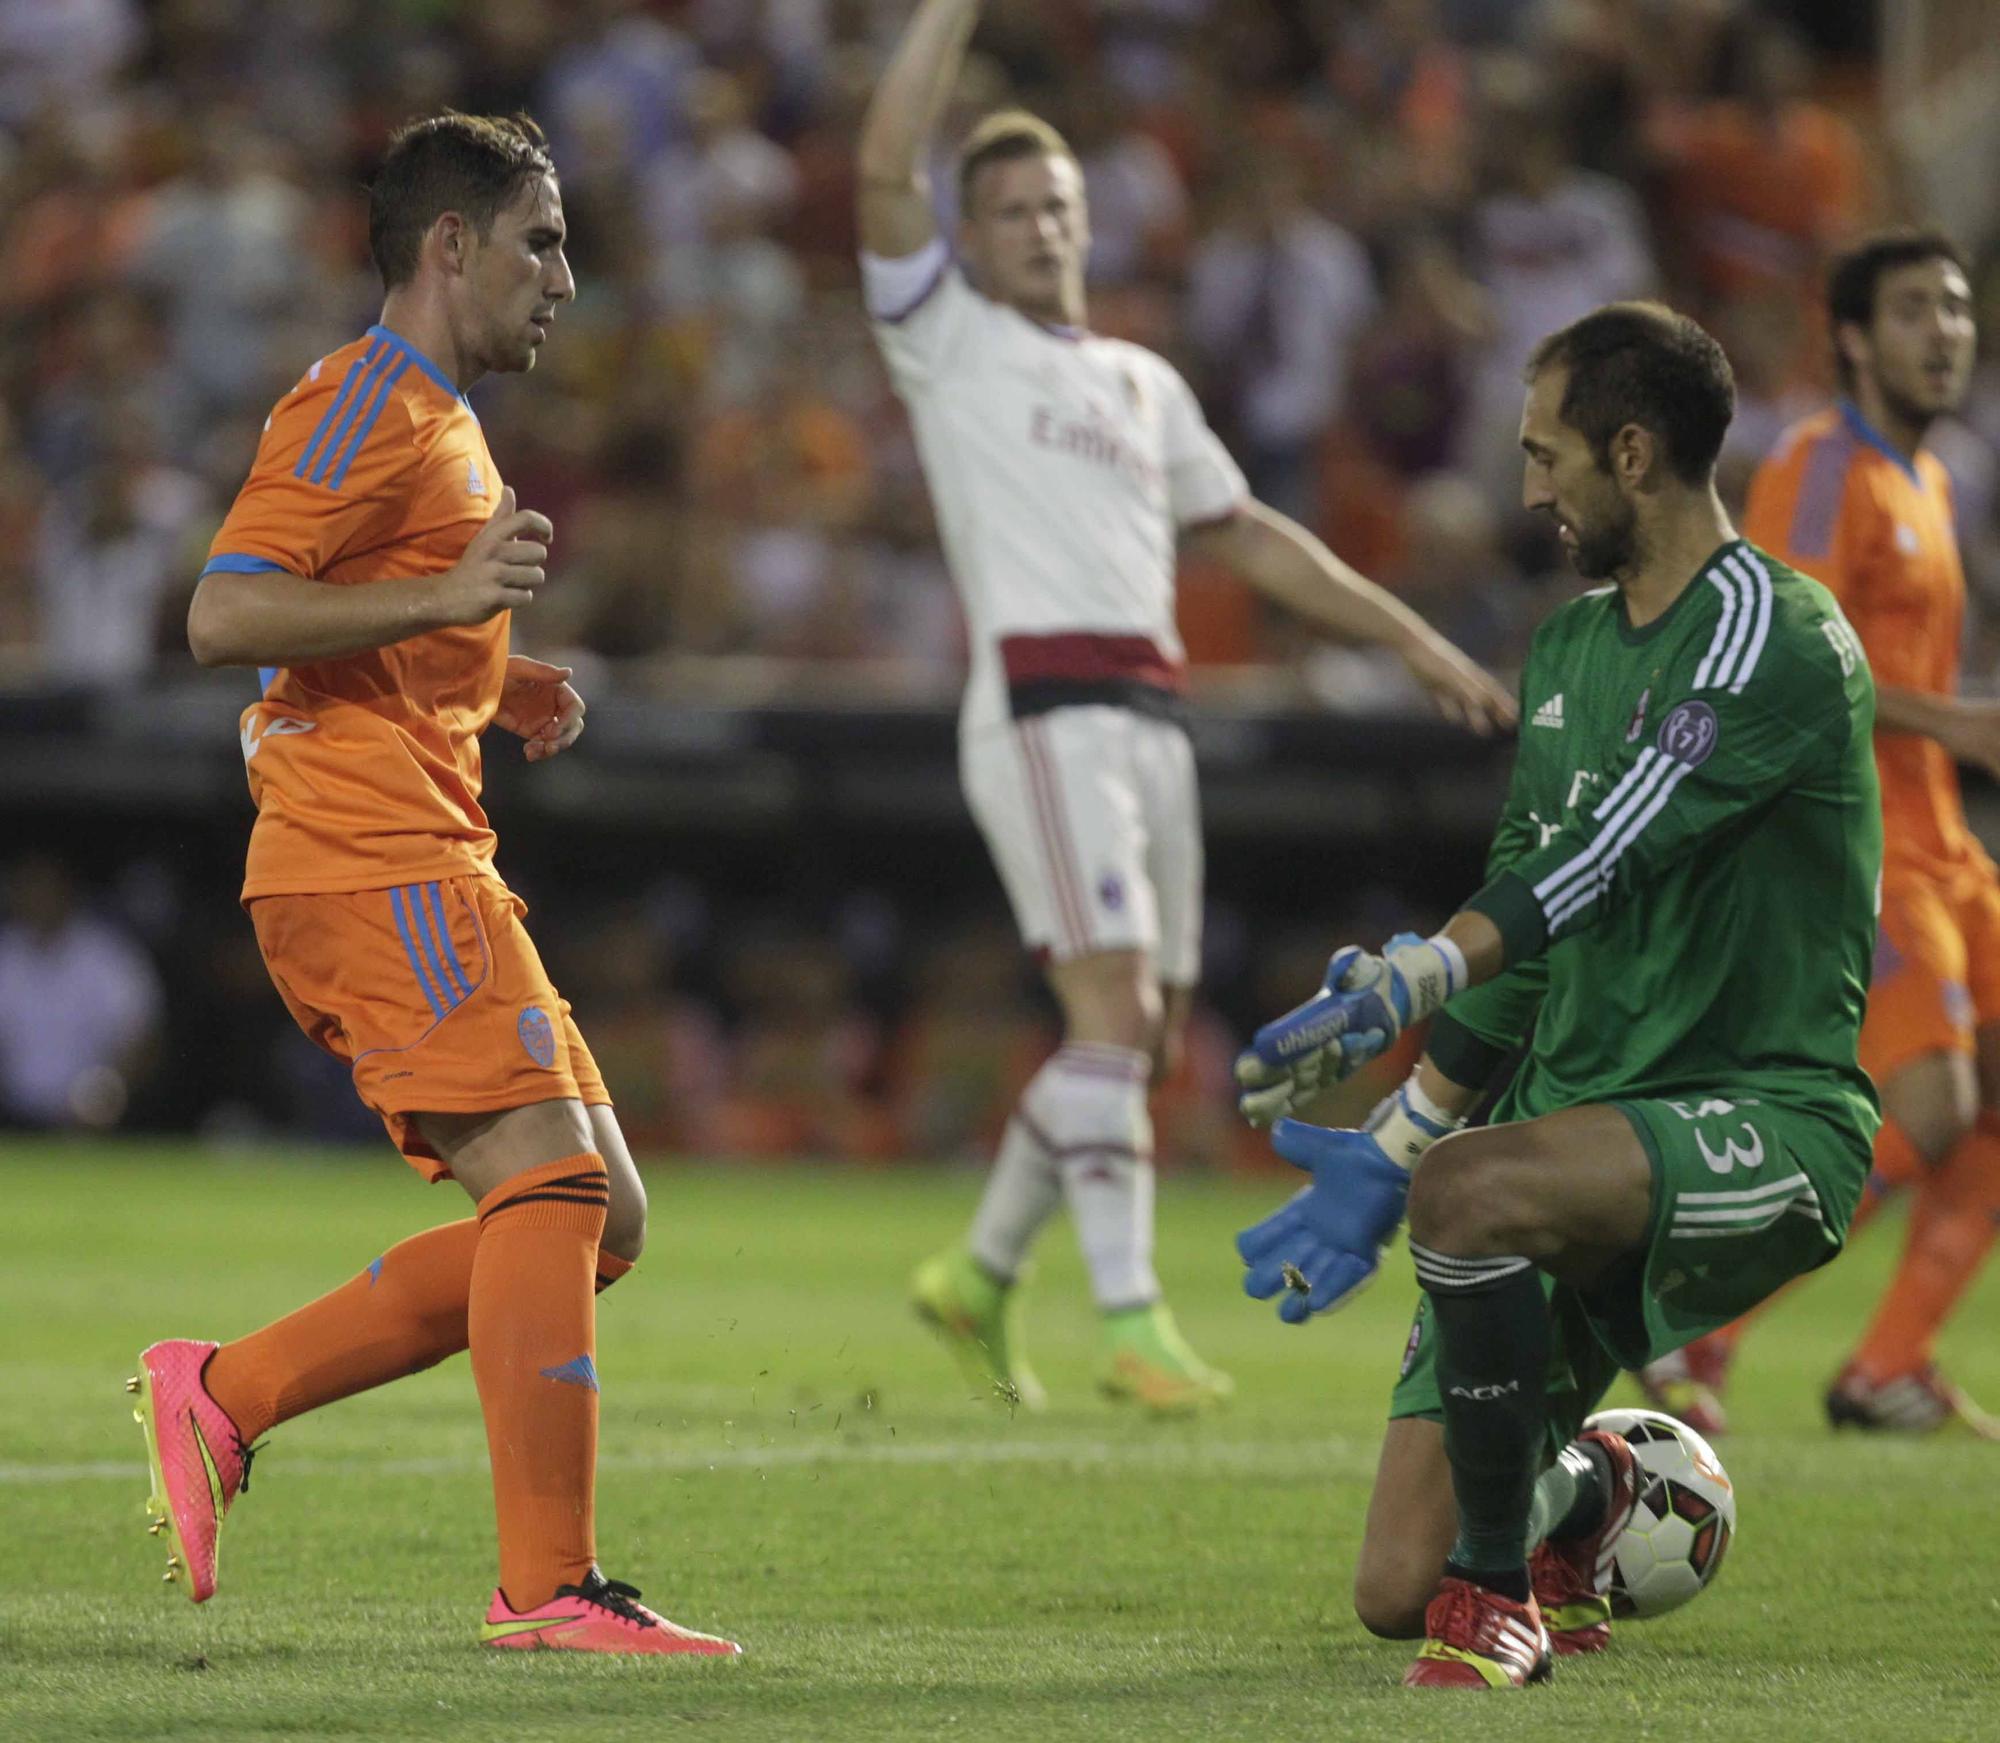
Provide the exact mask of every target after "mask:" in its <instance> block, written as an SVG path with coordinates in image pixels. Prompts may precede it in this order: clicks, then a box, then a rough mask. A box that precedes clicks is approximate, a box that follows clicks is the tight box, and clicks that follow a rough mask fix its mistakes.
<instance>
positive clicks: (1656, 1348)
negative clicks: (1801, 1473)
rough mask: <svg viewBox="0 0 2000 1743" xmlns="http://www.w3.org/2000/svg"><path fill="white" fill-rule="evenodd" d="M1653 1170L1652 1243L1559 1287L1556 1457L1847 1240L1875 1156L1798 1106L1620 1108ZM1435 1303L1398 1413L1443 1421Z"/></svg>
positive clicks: (1412, 1339)
mask: <svg viewBox="0 0 2000 1743" xmlns="http://www.w3.org/2000/svg"><path fill="white" fill-rule="evenodd" d="M1611 1105H1612V1106H1614V1107H1616V1108H1617V1109H1618V1111H1619V1112H1620V1113H1622V1114H1623V1115H1624V1116H1625V1117H1626V1118H1627V1119H1628V1120H1630V1121H1631V1122H1632V1129H1633V1130H1634V1131H1635V1132H1637V1133H1638V1134H1639V1141H1640V1142H1641V1143H1642V1144H1644V1145H1645V1147H1646V1154H1647V1156H1648V1157H1649V1158H1651V1161H1652V1165H1653V1205H1652V1211H1651V1214H1650V1215H1649V1217H1648V1219H1647V1224H1646V1239H1645V1244H1644V1246H1643V1247H1642V1248H1640V1249H1639V1250H1638V1251H1636V1252H1634V1253H1632V1254H1631V1255H1630V1257H1629V1258H1628V1259H1627V1260H1626V1261H1625V1262H1624V1263H1622V1264H1621V1265H1619V1266H1617V1267H1616V1268H1615V1269H1614V1270H1613V1272H1612V1274H1611V1275H1610V1276H1608V1277H1607V1278H1605V1279H1604V1280H1603V1281H1602V1282H1600V1283H1598V1284H1596V1285H1594V1286H1593V1287H1592V1288H1591V1289H1589V1290H1588V1291H1584V1290H1578V1289H1572V1288H1570V1287H1568V1286H1567V1285H1565V1284H1561V1283H1558V1282H1556V1281H1555V1280H1554V1279H1553V1278H1545V1283H1546V1286H1547V1289H1548V1292H1549V1313H1550V1316H1551V1318H1552V1320H1553V1322H1554V1329H1555V1335H1554V1338H1553V1340H1552V1343H1551V1347H1550V1357H1549V1377H1548V1384H1549V1447H1550V1451H1551V1453H1553V1452H1554V1451H1555V1450H1556V1449H1557V1448H1560V1447H1562V1446H1564V1445H1566V1444H1567V1443H1568V1442H1569V1441H1571V1440H1573V1439H1574V1438H1575V1437H1576V1431H1577V1429H1578V1427H1579V1426H1581V1424H1582V1422H1583V1419H1584V1418H1585V1417H1586V1416H1588V1415H1589V1414H1590V1412H1591V1411H1592V1410H1593V1409H1594V1408H1595V1407H1596V1405H1597V1401H1598V1400H1599V1399H1600V1398H1602V1397H1603V1396H1604V1394H1605V1392H1606V1391H1607V1390H1608V1389H1609V1388H1610V1385H1611V1383H1612V1381H1613V1380H1615V1379H1616V1378H1617V1377H1618V1373H1619V1370H1620V1369H1623V1368H1637V1367H1642V1366H1644V1365H1645V1364H1646V1363H1647V1362H1650V1361H1653V1360H1656V1359H1657V1358H1658V1357H1660V1356H1663V1355H1665V1354H1667V1352H1668V1351H1670V1350H1677V1349H1679V1348H1680V1347H1681V1346H1682V1345H1683V1344H1686V1343H1691V1342H1693V1341H1694V1339H1696V1338H1698V1337H1700V1336H1701V1335H1702V1334H1703V1333H1704V1332H1710V1331H1714V1330H1715V1329H1717V1328H1718V1327H1719V1326H1725V1325H1727V1324H1729V1323H1730V1321H1731V1320H1734V1319H1736V1318H1738V1317H1739V1316H1741V1315H1742V1314H1743V1313H1745V1312H1747V1311H1748V1310H1749V1309H1750V1308H1752V1307H1754V1306H1756V1304H1757V1303H1758V1302H1760V1301H1762V1300H1764V1299H1765V1297H1766V1296H1769V1295H1773V1294H1775V1293H1776V1292H1777V1291H1778V1290H1780V1289H1782V1288H1783V1287H1784V1286H1785V1285H1786V1284H1787V1283H1789V1282H1790V1281H1791V1280H1792V1279H1793V1278H1794V1277H1800V1276H1803V1275H1804V1274H1805V1273H1806V1272H1808V1271H1811V1270H1813V1269H1814V1268H1815V1267H1817V1266H1820V1265H1824V1264H1825V1263H1826V1262H1827V1260H1829V1259H1831V1258H1832V1257H1833V1256H1834V1255H1835V1254H1836V1253H1838V1252H1839V1251H1840V1249H1841V1245H1842V1243H1843V1242H1844V1241H1845V1240H1846V1238H1847V1224H1848V1219H1849V1218H1850V1217H1852V1216H1853V1214H1854V1207H1855V1205H1856V1204H1857V1203H1858V1202H1859V1200H1860V1197H1861V1189H1862V1187H1863V1185H1864V1184H1865V1183H1866V1181H1867V1178H1868V1168H1869V1157H1868V1153H1867V1152H1866V1151H1865V1150H1862V1149H1860V1148H1859V1147H1858V1146H1857V1143H1856V1140H1855V1138H1854V1136H1853V1134H1852V1133H1851V1132H1848V1131H1845V1130H1843V1129H1842V1128H1841V1127H1839V1126H1837V1125H1836V1124H1834V1122H1832V1121H1831V1120H1828V1119H1825V1118H1823V1117H1821V1116H1820V1115H1818V1114H1813V1113H1807V1112H1805V1111H1803V1110H1801V1109H1799V1108H1796V1107H1780V1106H1778V1105H1776V1104H1775V1103H1772V1102H1767V1101H1759V1100H1757V1099H1756V1098H1754V1097H1748V1096H1744V1097H1736V1096H1731V1095H1729V1094H1728V1093H1727V1092H1726V1091H1725V1092H1723V1093H1721V1094H1717V1095H1707V1096H1697V1097H1689V1098H1687V1099H1685V1100H1675V1101H1620V1102H1614V1103H1612V1104H1611ZM1436 1357H1437V1350H1436V1339H1435V1335H1434V1328H1433V1325H1432V1316H1431V1304H1430V1297H1429V1296H1428V1295H1426V1296H1425V1297H1424V1298H1423V1299H1422V1300H1420V1301H1419V1302H1418V1303H1417V1316H1416V1319H1415V1321H1414V1322H1413V1323H1412V1324H1411V1326H1410V1336H1409V1341H1408V1342H1407V1343H1406V1344H1405V1345H1404V1347H1403V1367H1402V1373H1401V1375H1400V1376H1399V1378H1398V1379H1397V1381H1396V1386H1395V1390H1394V1391H1393V1392H1392V1393H1391V1394H1390V1399H1389V1414H1390V1416H1391V1417H1397V1416H1428V1417H1431V1418H1433V1419H1435V1418H1438V1417H1440V1416H1441V1415H1442V1403H1441V1400H1440V1398H1439V1395H1438V1386H1437V1361H1436Z"/></svg>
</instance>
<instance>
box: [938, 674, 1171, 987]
mask: <svg viewBox="0 0 2000 1743" xmlns="http://www.w3.org/2000/svg"><path fill="white" fill-rule="evenodd" d="M959 776H960V779H961V781H962V782H963V784H964V788H965V797H966V801H967V803H968V804H969V805H970V806H971V807H972V815H973V817H974V819H975V820H976V821H977V822H978V824H979V829H980V833H981V834H982V835H984V836H985V837H986V846H987V849H988V851H989V852H990V853H991V854H992V855H993V863H994V865H995V866H996V867H997V868H998V869H999V872H1000V881H1001V883H1002V884H1004V885H1005V886H1006V889H1007V899H1008V900H1009V901H1010V902H1011V903H1012V904H1013V908H1014V919H1015V922H1016V924H1017V925H1018V926H1019V927H1020V929H1021V937H1022V939H1023V940H1024V941H1025V942H1026V943H1027V944H1028V945H1029V946H1030V947H1031V948H1033V949H1035V950H1037V951H1041V952H1046V953H1047V954H1048V955H1049V956H1050V957H1051V958H1053V959H1054V960H1055V961H1057V962H1067V961H1069V960H1071V959H1072V958H1074V957H1078V956H1087V955H1089V954H1090V953H1092V952H1093V951H1100V950H1144V951H1146V952H1148V953H1149V954H1150V955H1151V957H1152V959H1153V963H1154V968H1155V972H1156V973H1157V974H1158V976H1159V979H1160V982H1161V984H1162V985H1165V986H1192V985H1194V984H1195V982H1196V981H1197V980H1198V979H1199V978H1200V973H1201V882H1202V847H1201V800H1200V795H1199V792H1198V790H1197V787H1196V783H1195V770H1194V751H1193V748H1192V747H1191V746H1190V745H1189V743H1188V737H1187V734H1186V733H1185V732H1184V731H1183V730H1182V729H1181V728H1180V727H1178V726H1176V725H1173V724H1172V723H1170V722H1168V721H1164V720H1158V719H1155V718H1153V717H1152V716H1151V715H1146V714H1138V713H1134V712H1133V711H1132V710H1130V709H1127V708H1113V707H1097V706H1083V707H1066V708H1057V709H1052V710H1050V711H1049V712H1048V713H1045V714H1035V715H1030V716H1028V717H1027V718H1026V719H1022V720H1013V721H1009V722H1008V723H1007V724H1005V725H1002V726H994V727H981V728H975V729H972V730H970V731H967V732H966V733H964V734H963V735H962V736H961V738H960V741H959Z"/></svg>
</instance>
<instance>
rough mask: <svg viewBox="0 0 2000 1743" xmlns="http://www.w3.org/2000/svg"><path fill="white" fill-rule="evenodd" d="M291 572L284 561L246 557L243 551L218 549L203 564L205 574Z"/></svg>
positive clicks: (202, 570)
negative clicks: (275, 561)
mask: <svg viewBox="0 0 2000 1743" xmlns="http://www.w3.org/2000/svg"><path fill="white" fill-rule="evenodd" d="M274 570H275V571H277V572H278V573H280V574H290V573H291V571H290V570H288V569H286V567H285V566H284V564H282V563H274V562H272V561H271V559H270V558H269V557H246V556H245V555H244V554H243V553H242V552H241V551H218V552H217V553H216V554H215V555H214V556H212V557H210V558H209V560H208V561H207V562H206V563H204V564H203V565H202V566H201V572H202V574H204V575H265V574H269V573H271V572H272V571H274Z"/></svg>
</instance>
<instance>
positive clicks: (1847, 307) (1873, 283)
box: [1826, 229, 1972, 388]
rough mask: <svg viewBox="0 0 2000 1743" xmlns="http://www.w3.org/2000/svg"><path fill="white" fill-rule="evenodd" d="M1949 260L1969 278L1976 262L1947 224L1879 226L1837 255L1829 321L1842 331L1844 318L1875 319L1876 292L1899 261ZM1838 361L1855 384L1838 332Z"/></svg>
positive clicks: (1859, 322) (1862, 322) (1830, 279)
mask: <svg viewBox="0 0 2000 1743" xmlns="http://www.w3.org/2000/svg"><path fill="white" fill-rule="evenodd" d="M1927 260H1948V261H1950V262H1951V264H1952V265H1953V266H1955V267H1957V268H1958V270H1959V271H1960V272H1962V273H1964V274H1965V275H1966V276H1967V277H1968V278H1970V277H1971V276H1972V268H1971V266H1970V265H1969V264H1968V263H1967V261H1966V258H1965V255H1964V253H1963V251H1962V250H1961V249H1960V248H1959V246H1958V244H1957V243H1956V242H1954V241H1953V240H1952V239H1951V238H1950V237H1949V236H1947V235H1946V234H1945V233H1944V232H1943V231H1942V230H1914V229H1899V230H1878V231H1876V232H1875V234H1874V235H1872V236H1864V237H1863V238H1862V239H1861V240H1860V241H1859V242H1857V243H1855V244H1854V246H1853V247H1851V248H1849V249H1847V250H1846V251H1845V252H1844V253H1842V254H1838V255H1836V256H1835V257H1834V262H1833V265H1832V267H1831V268H1829V269H1828V272H1827V275H1826V314H1827V321H1828V324H1829V326H1830V327H1831V328H1833V329H1834V330H1835V331H1836V332H1837V331H1838V329H1839V328H1840V326H1841V325H1842V323H1844V322H1852V323H1853V324H1854V325H1855V326H1857V327H1867V326H1870V325H1872V324H1873V323H1874V320H1875V297H1876V293H1877V292H1879V291H1880V290H1881V288H1882V280H1883V279H1884V278H1886V277H1887V276H1888V275H1889V274H1890V273H1892V272H1894V271H1896V269H1897V268H1898V267H1904V266H1917V265H1920V264H1921V263H1922V262H1924V261H1927ZM1833 367H1834V370H1835V373H1837V374H1838V375H1839V377H1840V385H1841V386H1842V387H1843V388H1852V387H1853V385H1854V366H1853V365H1852V364H1851V363H1849V362H1848V361H1847V358H1846V355H1845V354H1844V353H1843V352H1842V351H1841V349H1840V341H1839V339H1838V338H1837V337H1836V338H1835V340H1834V345H1833Z"/></svg>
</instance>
